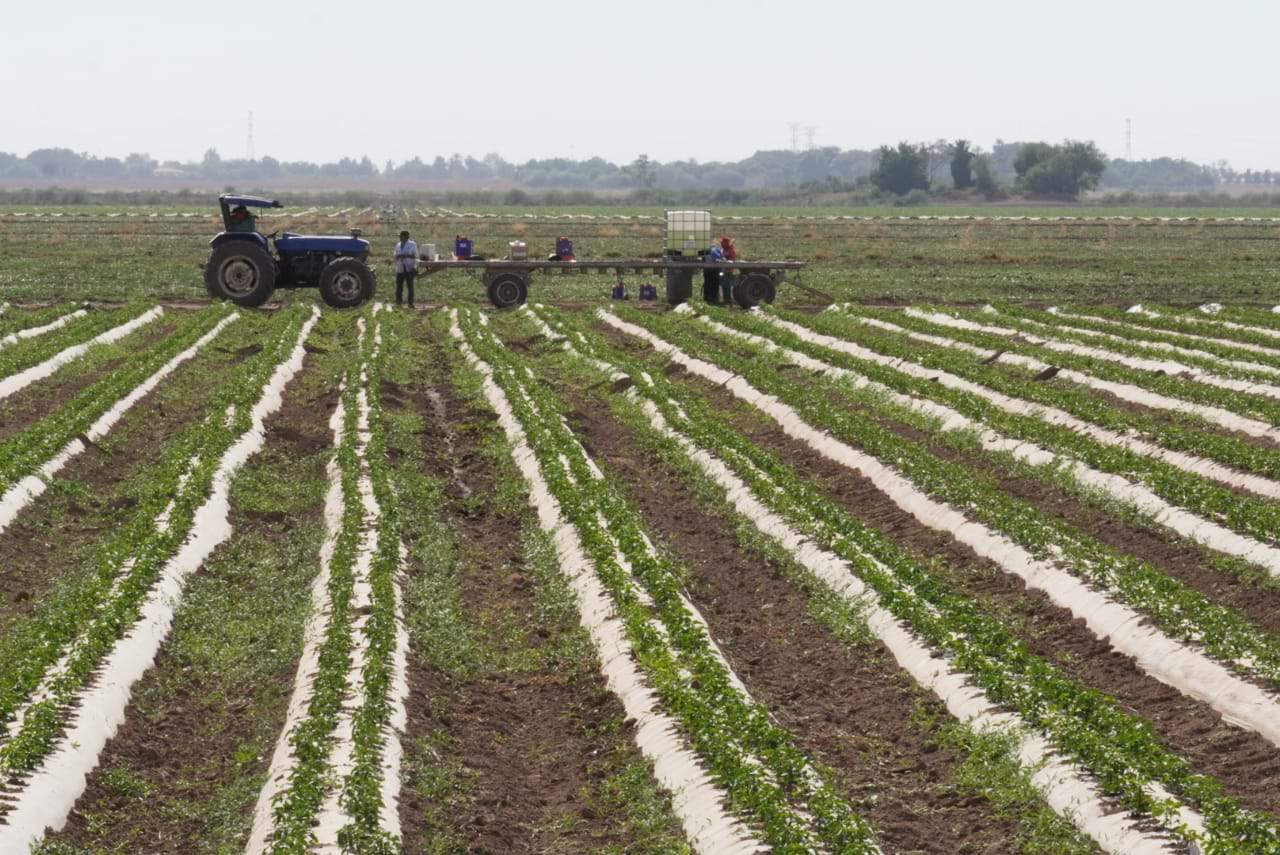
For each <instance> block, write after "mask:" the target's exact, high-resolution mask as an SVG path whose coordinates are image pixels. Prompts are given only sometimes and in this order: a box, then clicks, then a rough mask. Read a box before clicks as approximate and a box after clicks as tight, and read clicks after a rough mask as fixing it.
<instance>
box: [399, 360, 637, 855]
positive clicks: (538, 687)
mask: <svg viewBox="0 0 1280 855" xmlns="http://www.w3.org/2000/svg"><path fill="white" fill-rule="evenodd" d="M449 361H450V357H447V356H445V355H444V354H443V351H441V352H440V359H439V360H438V361H437V362H436V364H437V365H445V364H448V362H449ZM437 376H439V375H437ZM388 392H400V393H403V394H404V395H405V396H406V398H407V402H406V403H407V405H409V406H412V407H414V408H415V409H416V410H417V411H418V412H419V413H420V414H421V415H422V417H423V419H424V421H425V424H426V427H425V429H424V434H423V437H422V445H423V451H424V453H425V458H424V460H423V463H422V466H423V470H424V471H423V474H426V475H429V476H430V477H432V478H438V479H440V480H442V481H443V482H445V483H447V484H448V487H447V488H446V490H445V493H446V494H447V496H448V499H449V501H448V502H447V503H446V504H445V505H444V506H442V507H441V508H440V509H439V513H440V515H441V517H442V518H443V520H444V521H445V522H446V523H447V524H448V525H449V526H450V527H452V529H453V530H454V531H455V532H456V533H457V542H458V543H459V545H460V547H461V553H460V555H459V561H458V568H459V571H460V572H459V577H458V579H457V582H458V586H459V590H460V598H461V604H462V608H463V611H464V613H465V614H466V615H467V617H468V623H469V625H470V626H471V627H472V628H473V630H475V631H476V633H477V636H478V637H479V640H480V643H481V644H482V645H484V646H486V647H489V648H491V649H493V650H495V651H497V653H498V657H502V656H503V655H504V654H509V653H513V652H515V651H514V650H513V649H512V647H511V645H512V644H513V643H521V644H527V645H529V646H530V647H531V648H533V649H532V650H529V651H528V652H529V653H530V654H532V655H534V656H538V655H539V653H538V652H535V651H538V649H539V648H543V649H545V648H546V647H548V646H550V645H553V644H555V643H556V642H557V638H556V636H558V635H560V634H561V633H563V632H565V631H567V630H569V629H576V626H577V625H576V623H575V624H574V625H573V627H571V628H570V627H557V626H547V625H545V624H540V625H538V626H537V627H536V629H534V630H533V631H532V632H530V633H528V634H527V636H525V637H524V638H523V639H522V640H521V641H519V642H513V641H512V640H510V639H509V638H504V637H503V634H502V633H503V628H502V626H501V621H502V620H503V617H502V616H506V617H507V618H508V619H509V618H511V617H512V616H514V617H516V618H517V619H518V620H521V621H523V622H525V623H533V622H535V621H537V620H538V618H537V617H536V616H537V614H538V607H537V603H536V601H535V591H534V583H533V580H532V579H531V578H530V576H529V575H528V574H527V573H526V571H525V568H524V567H523V561H524V555H523V543H524V537H523V529H524V521H525V519H526V505H525V503H524V502H523V501H521V502H520V503H519V504H518V505H517V506H516V507H506V506H499V505H498V504H497V501H496V500H497V499H498V495H497V494H496V493H495V492H494V490H495V487H496V485H497V479H498V477H499V473H498V472H497V470H496V468H495V466H494V463H493V462H492V461H491V460H489V459H487V458H486V457H485V456H484V455H483V453H482V452H481V451H480V449H479V442H480V437H479V436H478V433H479V431H481V430H483V431H490V430H493V431H496V430H497V421H496V417H495V416H494V414H493V413H492V412H491V411H489V410H487V409H481V408H479V407H478V406H476V405H474V404H471V403H468V402H465V401H463V400H461V399H460V398H459V397H458V396H457V394H456V393H455V391H454V389H453V388H452V386H451V384H450V383H449V382H448V380H447V379H445V380H444V381H442V382H440V383H439V385H438V386H435V387H431V386H427V385H426V384H425V383H424V384H423V385H420V386H416V387H415V388H411V389H399V388H398V387H393V388H391V389H388V390H387V391H384V396H386V397H385V398H384V400H385V401H386V405H387V406H388V407H389V408H390V407H392V406H396V404H395V403H393V401H394V400H395V399H394V398H393V397H391V395H389V394H388ZM458 424H466V425H471V426H476V427H475V428H474V429H471V430H467V431H465V432H463V431H455V430H454V429H453V427H452V425H458ZM481 425H482V426H483V427H478V426H481ZM393 459H394V455H393ZM467 497H470V501H467ZM477 497H483V501H477ZM419 643H420V642H419V639H418V638H416V637H411V643H410V651H411V653H410V659H409V686H410V695H409V699H408V713H409V726H408V728H407V730H408V732H409V733H410V734H418V735H425V734H430V733H432V732H436V731H446V732H447V734H448V743H447V746H446V747H444V748H437V749H435V751H437V752H439V753H440V754H443V755H445V756H446V757H447V758H448V760H449V761H451V762H456V763H458V764H460V765H461V766H463V767H465V769H466V770H467V774H468V775H469V776H471V781H470V793H469V798H468V799H466V802H465V803H464V804H462V805H461V806H459V807H458V808H457V809H456V811H455V812H454V815H453V816H451V817H450V819H451V820H452V822H453V825H454V827H455V828H456V829H457V830H458V831H459V832H460V833H461V834H463V835H464V836H465V837H466V838H467V843H468V845H467V851H468V852H473V853H496V854H497V855H508V853H524V852H543V851H548V850H549V849H554V851H564V852H587V851H598V850H599V849H600V848H601V847H605V846H608V845H611V844H612V845H615V846H620V847H623V848H625V847H626V844H627V843H628V841H627V840H626V839H625V838H624V837H621V836H619V835H617V834H616V833H612V832H608V831H606V829H605V828H604V826H603V825H602V823H601V822H600V819H601V817H599V816H598V815H597V814H596V813H595V810H594V808H593V806H592V805H591V804H590V800H589V799H588V798H587V797H586V796H585V795H584V792H583V791H584V789H588V788H589V787H590V785H591V784H593V783H599V782H600V781H602V780H603V779H604V777H605V776H606V775H607V772H605V771H603V769H602V766H601V764H600V760H601V759H603V758H605V757H607V756H609V755H610V754H611V753H614V752H616V751H618V750H619V748H625V749H626V750H627V751H629V756H638V754H637V752H636V751H635V749H634V727H633V725H632V724H631V723H629V722H628V723H626V724H625V725H623V726H621V727H614V726H613V725H612V724H611V723H612V722H617V721H621V720H622V719H623V717H624V712H623V709H622V705H621V704H620V703H619V702H618V701H617V699H616V698H614V697H613V695H611V694H610V693H609V691H608V690H607V688H606V687H605V684H604V678H603V677H602V676H601V675H600V674H599V672H598V670H596V669H594V668H593V667H585V668H583V667H579V666H578V663H574V662H561V663H559V664H560V665H561V666H562V667H556V668H551V669H548V668H546V667H542V668H539V669H537V670H536V671H533V672H526V671H521V670H507V671H500V670H497V669H494V668H491V667H487V666H482V667H481V668H480V669H478V671H477V672H476V673H475V674H474V675H472V676H471V677H470V678H469V679H459V678H457V677H454V676H451V675H450V674H448V673H445V672H443V671H441V670H438V669H436V668H433V667H430V666H429V665H428V664H426V660H425V659H424V657H423V655H422V652H421V650H420V648H419V646H418V645H419ZM543 655H545V654H543ZM593 734H594V735H593ZM405 754H406V757H405V767H406V768H413V767H415V766H423V765H430V764H438V763H440V762H441V757H440V756H436V757H424V756H423V750H422V748H421V746H420V744H419V743H418V742H417V741H415V740H413V739H410V740H406V742H405ZM427 807H428V806H427V805H426V804H425V803H424V801H423V797H422V796H421V795H420V794H419V793H417V792H416V791H415V790H414V788H413V787H411V786H406V788H405V789H404V790H403V792H402V794H401V806H400V811H401V821H402V824H403V828H404V851H405V852H406V853H418V852H428V851H432V850H431V849H430V841H429V840H423V839H422V835H421V829H422V828H423V822H424V819H423V818H424V814H425V812H426V810H427ZM435 809H436V810H439V809H440V808H439V806H436V808H435Z"/></svg>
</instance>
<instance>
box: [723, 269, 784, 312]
mask: <svg viewBox="0 0 1280 855" xmlns="http://www.w3.org/2000/svg"><path fill="white" fill-rule="evenodd" d="M775 291H776V289H775V288H774V285H773V279H772V278H770V277H769V275H768V274H766V273H748V274H747V275H746V276H743V277H741V278H740V279H738V281H737V282H735V283H734V285H733V299H734V302H736V303H737V304H738V305H739V306H741V307H742V308H744V309H750V308H751V307H752V306H757V305H759V304H760V303H772V302H773V297H774V294H775Z"/></svg>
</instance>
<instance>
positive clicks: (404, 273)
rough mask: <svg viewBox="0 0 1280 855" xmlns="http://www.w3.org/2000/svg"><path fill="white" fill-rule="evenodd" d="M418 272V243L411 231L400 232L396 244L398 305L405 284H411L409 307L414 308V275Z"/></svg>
mask: <svg viewBox="0 0 1280 855" xmlns="http://www.w3.org/2000/svg"><path fill="white" fill-rule="evenodd" d="M417 272H418V245H417V244H416V243H414V242H413V241H412V240H410V239H409V232H407V231H402V232H400V242H399V243H398V244H396V305H397V306H398V305H400V301H401V299H402V298H403V294H404V286H405V285H408V286H409V308H410V309H412V308H413V277H414V274H416V273H417Z"/></svg>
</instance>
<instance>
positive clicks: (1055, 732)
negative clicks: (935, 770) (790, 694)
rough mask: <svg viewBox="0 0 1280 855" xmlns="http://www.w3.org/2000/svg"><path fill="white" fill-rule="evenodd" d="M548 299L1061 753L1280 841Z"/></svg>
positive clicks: (1140, 729) (687, 395)
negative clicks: (646, 379) (1154, 785)
mask: <svg viewBox="0 0 1280 855" xmlns="http://www.w3.org/2000/svg"><path fill="white" fill-rule="evenodd" d="M542 311H543V312H544V313H545V315H544V316H547V317H549V318H550V319H551V320H552V321H553V323H554V324H555V325H556V326H557V328H558V329H559V330H560V331H561V332H570V331H572V333H573V334H574V335H575V338H576V340H577V342H582V344H583V345H585V346H586V349H588V350H589V352H590V355H591V356H593V357H595V358H597V359H603V360H605V361H607V362H610V363H612V364H613V365H614V366H615V367H617V368H618V369H620V370H623V371H624V372H626V373H627V374H629V375H630V376H631V377H632V378H633V380H634V381H635V386H634V388H635V389H636V390H637V391H638V392H639V393H640V394H641V395H643V396H644V397H645V398H647V399H648V400H649V401H651V402H652V403H653V404H654V405H655V406H657V407H658V409H659V411H660V412H661V413H662V415H663V417H664V419H665V420H666V421H667V422H668V424H670V425H671V426H672V427H673V428H674V429H675V430H676V431H677V432H678V433H680V434H683V435H684V436H686V437H687V438H689V439H690V440H691V441H692V442H693V443H694V444H695V445H697V446H700V447H701V448H703V449H705V450H707V451H708V452H710V453H711V454H714V455H715V456H717V457H719V459H720V460H721V461H723V462H724V463H725V464H726V465H728V466H729V467H730V469H732V470H733V471H734V473H735V474H736V475H737V476H738V477H739V478H740V479H741V480H743V481H744V482H745V483H746V484H747V485H748V487H749V488H750V489H751V492H752V493H753V495H755V496H756V498H757V499H758V500H759V501H761V502H762V503H763V504H765V505H766V506H767V507H769V508H770V509H771V510H773V511H774V512H775V513H778V514H779V515H780V516H782V517H783V518H784V519H785V520H787V521H788V522H789V523H790V524H791V525H793V526H794V527H796V528H797V529H798V530H799V531H801V532H802V533H804V534H806V535H809V536H811V537H813V538H814V539H815V541H816V542H818V543H819V544H820V545H822V546H823V547H825V548H827V549H829V550H831V551H833V552H835V553H836V554H837V555H838V556H840V557H841V558H843V559H845V560H846V561H847V562H848V564H849V566H850V568H851V569H852V570H853V571H854V573H855V574H856V575H857V576H858V577H859V578H861V579H862V580H863V581H864V582H865V583H866V584H867V585H868V586H869V587H871V588H872V589H873V590H874V591H875V592H876V594H877V596H878V597H879V599H880V602H881V604H882V605H883V606H884V607H885V608H886V609H888V610H889V611H890V612H891V613H892V614H893V615H894V616H895V617H896V618H898V619H899V620H901V621H902V622H903V623H904V624H905V625H906V626H908V627H910V628H911V630H912V631H913V632H915V633H916V635H917V636H918V637H920V638H921V639H922V640H923V641H924V642H925V643H926V644H928V645H929V646H930V647H932V648H933V649H935V650H937V651H940V652H943V653H944V654H946V655H947V656H948V657H949V659H950V662H951V665H952V667H955V668H957V669H959V670H960V671H962V672H964V673H966V674H968V675H970V677H971V678H972V679H973V681H974V683H975V684H977V685H978V686H980V687H981V688H982V689H983V690H984V691H985V692H986V693H987V696H988V697H989V698H990V699H991V700H993V701H995V702H996V703H1000V704H1003V705H1005V706H1007V707H1009V708H1010V709H1013V710H1015V711H1016V712H1017V713H1018V714H1019V715H1020V717H1021V718H1022V720H1023V721H1024V722H1025V723H1026V724H1027V725H1029V726H1031V727H1033V728H1035V729H1036V730H1038V731H1040V732H1041V733H1043V734H1044V735H1045V736H1046V737H1047V738H1049V739H1050V741H1051V742H1052V744H1053V745H1054V746H1055V747H1056V748H1057V749H1058V750H1059V751H1061V752H1062V753H1063V754H1064V755H1065V756H1066V757H1068V758H1071V759H1072V760H1074V761H1076V762H1078V763H1080V764H1081V765H1082V766H1084V767H1085V768H1086V769H1088V770H1089V771H1090V772H1092V773H1093V774H1094V775H1096V776H1097V778H1098V780H1099V782H1100V784H1101V788H1102V789H1103V791H1104V792H1106V793H1108V794H1110V795H1113V796H1116V797H1118V798H1119V799H1121V801H1123V802H1124V804H1125V805H1126V806H1127V807H1128V808H1129V809H1131V810H1133V811H1135V812H1136V813H1138V814H1140V815H1143V816H1149V817H1152V818H1154V819H1157V820H1158V821H1160V822H1162V823H1163V824H1165V825H1166V827H1167V828H1169V829H1170V830H1171V831H1173V832H1174V833H1175V834H1177V835H1179V836H1181V837H1182V838H1184V839H1188V840H1190V839H1194V838H1196V837H1197V835H1196V834H1195V833H1194V832H1193V831H1192V830H1190V829H1188V828H1185V827H1182V826H1181V824H1180V823H1179V820H1178V817H1177V813H1176V802H1172V801H1169V800H1165V799H1158V798H1154V797H1153V796H1152V793H1151V791H1150V787H1149V785H1150V784H1151V782H1157V783H1159V784H1161V785H1163V786H1164V787H1165V788H1166V789H1167V790H1169V791H1170V792H1171V793H1173V794H1176V795H1177V796H1180V797H1182V798H1184V799H1186V800H1187V801H1188V802H1189V803H1190V804H1191V805H1192V806H1194V807H1195V808H1196V809H1198V810H1199V811H1200V812H1201V813H1202V814H1203V815H1204V817H1205V820H1206V827H1207V830H1208V834H1209V840H1208V841H1201V843H1202V845H1206V848H1205V850H1204V851H1206V852H1213V853H1234V855H1244V853H1255V854H1256V853H1276V852H1280V837H1278V830H1277V827H1276V824H1275V822H1274V821H1273V820H1272V819H1271V818H1269V817H1266V816H1263V815H1260V814H1257V813H1254V812H1251V811H1248V810H1246V809H1243V808H1242V807H1241V806H1240V805H1239V803H1238V802H1237V801H1236V800H1235V799H1232V798H1230V797H1226V796H1223V795H1222V788H1221V785H1220V784H1219V783H1218V782H1217V781H1215V780H1213V779H1212V778H1210V777H1208V776H1204V775H1200V774H1196V773H1195V772H1194V771H1192V769H1191V768H1190V766H1189V764H1188V763H1187V762H1186V761H1185V760H1183V759H1182V758H1179V757H1177V756H1176V755H1174V754H1172V753H1171V752H1170V751H1169V750H1168V749H1166V748H1165V747H1164V746H1163V745H1162V744H1161V743H1160V742H1159V740H1158V739H1157V737H1156V736H1155V735H1154V733H1153V732H1152V731H1151V728H1150V726H1149V725H1148V724H1147V723H1146V722H1145V721H1143V720H1142V719H1141V718H1139V717H1138V716H1135V715H1132V714H1129V713H1127V712H1125V711H1124V710H1122V709H1121V708H1120V707H1119V705H1118V704H1117V703H1116V702H1115V701H1113V700H1111V699H1110V698H1108V697H1106V696H1105V695H1103V694H1101V693H1099V692H1097V691H1095V690H1092V689H1089V688H1087V687H1084V686H1082V685H1080V684H1079V683H1077V682H1075V681H1074V680H1071V679H1070V678H1068V677H1066V676H1065V675H1063V674H1062V673H1061V672H1060V671H1059V670H1058V669H1057V668H1056V667H1055V666H1053V665H1052V664H1050V663H1048V662H1046V661H1045V660H1043V659H1040V658H1039V657H1037V656H1035V655H1034V654H1032V653H1031V652H1030V651H1029V650H1028V649H1027V647H1026V645H1025V644H1024V643H1023V642H1021V641H1020V640H1019V639H1017V638H1016V637H1014V636H1013V635H1012V634H1011V633H1010V632H1009V631H1008V629H1007V628H1006V627H1005V626H1004V624H1003V623H1002V622H1001V621H1000V620H999V619H998V618H995V617H992V616H990V615H988V614H986V613H985V612H984V611H983V610H982V608H981V606H979V605H978V604H977V603H975V602H974V601H972V600H970V599H968V598H966V597H963V596H960V595H957V594H955V593H953V592H952V591H950V590H949V589H948V587H947V585H946V583H945V582H943V581H942V580H941V579H940V578H939V576H938V575H937V574H936V572H935V571H934V570H933V569H932V568H930V567H928V566H926V565H923V564H921V563H919V562H916V561H915V560H913V559H912V557H911V556H910V554H909V553H907V552H906V551H905V550H903V549H901V548H900V547H898V546H897V545H896V544H894V543H893V542H892V541H891V540H889V539H888V538H886V537H885V536H884V535H882V534H880V533H879V532H877V531H876V530H874V529H872V528H870V527H868V526H866V525H865V524H863V523H862V522H861V521H860V520H858V519H857V518H856V517H853V516H851V515H849V514H848V513H847V512H845V511H843V510H842V509H841V508H840V507H839V506H838V505H837V504H836V503H834V502H832V501H831V500H830V499H827V498H826V497H824V496H823V495H822V494H821V493H819V492H818V491H817V490H815V489H814V488H813V487H812V486H811V485H810V484H809V482H808V481H806V480H804V479H802V478H799V477H798V476H797V475H796V474H795V473H794V472H793V471H792V470H791V469H790V468H788V467H787V466H786V465H785V464H783V463H782V462H780V461H779V460H778V458H777V457H776V455H774V454H772V453H770V452H767V451H764V450H762V449H760V448H759V447H757V446H755V445H754V444H752V443H751V442H749V441H748V440H746V439H744V438H743V437H742V436H741V435H740V434H738V433H737V432H736V431H735V430H734V429H733V428H732V427H730V426H729V425H728V424H726V423H725V422H724V421H723V420H722V419H721V418H719V417H718V416H717V415H716V414H715V413H714V412H713V411H712V410H711V408H710V407H709V406H708V405H707V403H706V402H705V400H704V399H703V398H702V397H701V396H700V395H699V394H698V393H697V392H695V391H693V390H692V389H690V388H688V387H684V386H682V385H679V384H673V383H671V382H670V381H668V380H666V379H665V377H663V375H662V374H661V372H657V371H653V370H652V366H650V367H649V371H648V374H649V378H650V382H648V383H646V382H644V380H643V379H642V371H643V370H644V368H645V366H643V365H641V364H640V363H638V362H637V361H636V360H634V359H633V358H632V357H631V356H629V355H627V354H626V353H624V352H623V351H621V350H619V349H616V348H612V347H609V346H608V345H606V344H604V343H603V341H602V340H601V339H600V338H599V337H597V336H594V335H592V334H590V333H586V332H585V331H584V330H582V329H581V328H577V327H572V326H570V325H568V324H566V323H564V321H563V320H562V319H559V318H556V317H555V315H554V314H552V313H550V312H546V311H545V310H542ZM629 314H631V315H632V316H636V315H640V314H641V313H629ZM631 319H634V317H633V318H631ZM707 354H708V349H707V348H702V349H701V350H700V351H699V352H698V354H697V355H699V356H701V357H706V356H707Z"/></svg>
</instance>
